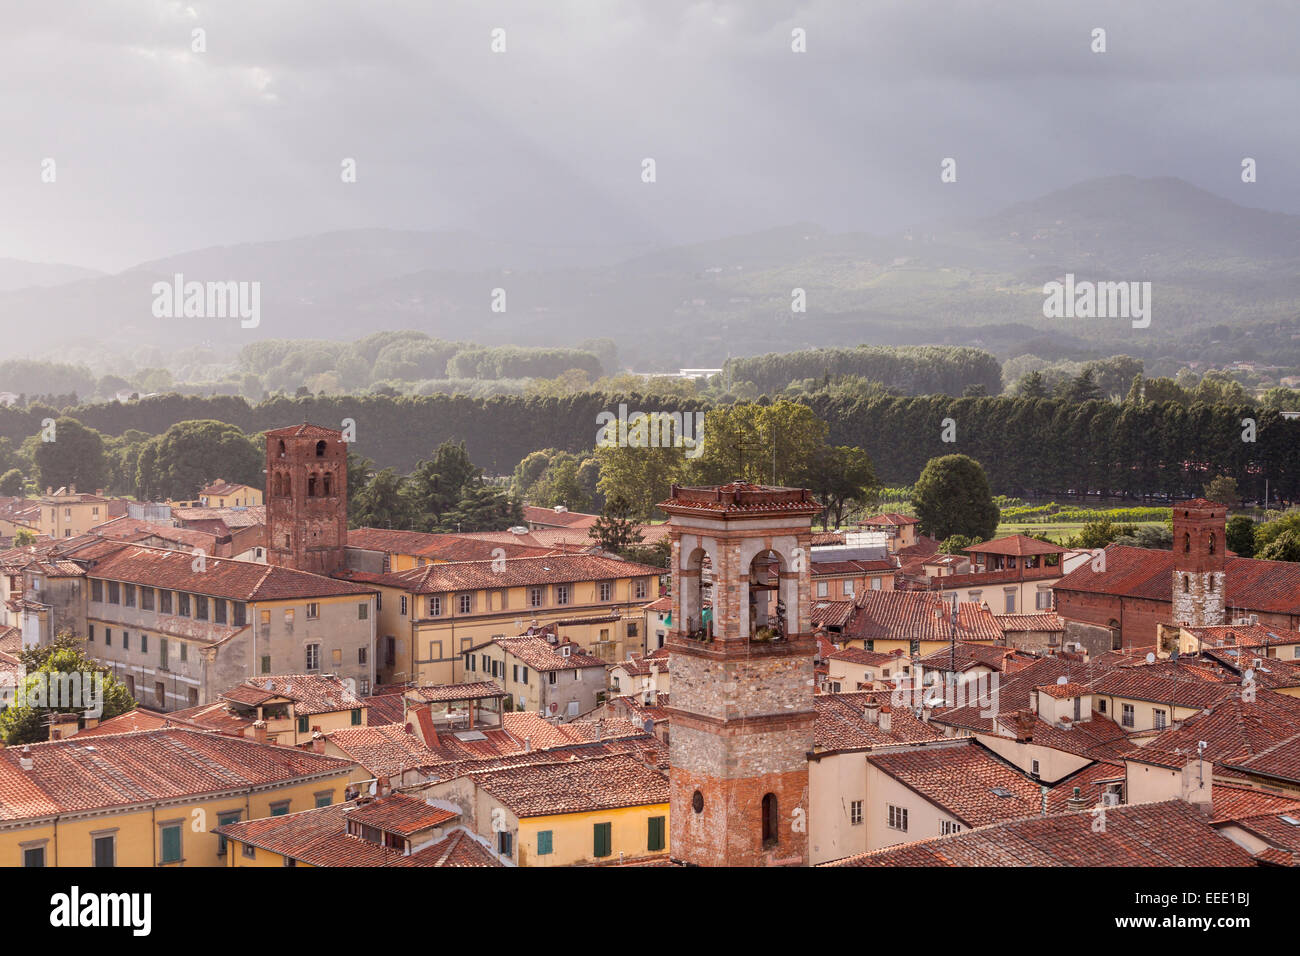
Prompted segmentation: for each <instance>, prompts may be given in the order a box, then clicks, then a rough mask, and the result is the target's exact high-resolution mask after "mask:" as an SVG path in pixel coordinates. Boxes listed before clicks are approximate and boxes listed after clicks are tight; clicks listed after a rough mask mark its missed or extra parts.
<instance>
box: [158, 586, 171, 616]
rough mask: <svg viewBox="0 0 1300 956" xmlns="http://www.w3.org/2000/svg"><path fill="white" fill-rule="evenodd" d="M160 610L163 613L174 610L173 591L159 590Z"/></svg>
mask: <svg viewBox="0 0 1300 956" xmlns="http://www.w3.org/2000/svg"><path fill="white" fill-rule="evenodd" d="M158 610H159V611H161V612H162V613H163V614H170V613H171V612H172V592H171V591H159V592H158Z"/></svg>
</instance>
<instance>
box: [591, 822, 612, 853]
mask: <svg viewBox="0 0 1300 956" xmlns="http://www.w3.org/2000/svg"><path fill="white" fill-rule="evenodd" d="M612 827H613V824H611V823H597V824H596V825H595V827H594V831H595V852H594V855H595V856H597V857H602V856H609V855H610V854H611V853H612V852H613V846H612V840H611V838H612V834H611V833H610V830H611V828H612Z"/></svg>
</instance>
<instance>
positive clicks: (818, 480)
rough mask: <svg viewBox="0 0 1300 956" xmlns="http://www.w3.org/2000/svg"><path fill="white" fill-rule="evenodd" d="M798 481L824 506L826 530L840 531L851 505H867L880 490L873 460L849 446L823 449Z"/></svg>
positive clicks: (801, 472)
mask: <svg viewBox="0 0 1300 956" xmlns="http://www.w3.org/2000/svg"><path fill="white" fill-rule="evenodd" d="M795 481H796V483H797V484H799V485H802V486H804V487H806V488H808V489H809V490H811V491H812V493H813V494H814V495H815V496H816V497H817V500H818V501H820V502H821V503H822V527H823V528H829V527H836V528H838V527H839V526H840V525H841V524H843V523H844V519H845V516H846V512H847V511H848V510H849V508H850V507H851V506H852V505H855V504H856V505H864V504H866V503H867V502H868V501H869V500H870V499H871V496H872V495H874V494H875V492H876V489H877V488H879V487H880V483H879V482H878V481H876V473H875V470H874V468H873V467H872V464H871V458H870V456H868V455H867V453H866V452H865V451H864V450H863V449H861V448H854V447H851V446H848V445H823V446H822V447H821V448H819V449H818V450H817V452H816V453H815V454H814V455H813V456H812V457H811V458H809V459H808V460H807V461H806V462H805V463H804V468H803V469H802V470H801V471H800V472H799V473H798V474H796V476H795Z"/></svg>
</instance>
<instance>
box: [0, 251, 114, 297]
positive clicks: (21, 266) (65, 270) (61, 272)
mask: <svg viewBox="0 0 1300 956" xmlns="http://www.w3.org/2000/svg"><path fill="white" fill-rule="evenodd" d="M103 274H104V273H102V272H99V271H97V270H95V269H83V268H82V267H81V266H69V265H63V264H61V263H54V262H24V261H23V260H22V259H0V292H10V291H12V290H14V289H25V288H29V287H31V286H53V285H63V284H64V283H66V282H76V281H77V280H79V279H91V278H94V277H95V276H102V275H103Z"/></svg>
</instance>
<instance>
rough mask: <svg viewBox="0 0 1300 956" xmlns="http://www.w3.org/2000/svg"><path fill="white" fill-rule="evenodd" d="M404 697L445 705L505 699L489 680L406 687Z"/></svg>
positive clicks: (499, 689) (503, 692)
mask: <svg viewBox="0 0 1300 956" xmlns="http://www.w3.org/2000/svg"><path fill="white" fill-rule="evenodd" d="M405 696H407V697H409V698H411V699H412V700H421V701H425V702H426V703H447V702H454V701H461V700H487V699H488V698H490V697H506V696H508V695H507V694H506V692H505V691H503V690H502V689H501V687H500V685H499V684H497V683H496V682H494V681H490V680H480V681H470V682H469V683H465V684H437V685H434V686H430V687H408V688H406V691H405Z"/></svg>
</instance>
